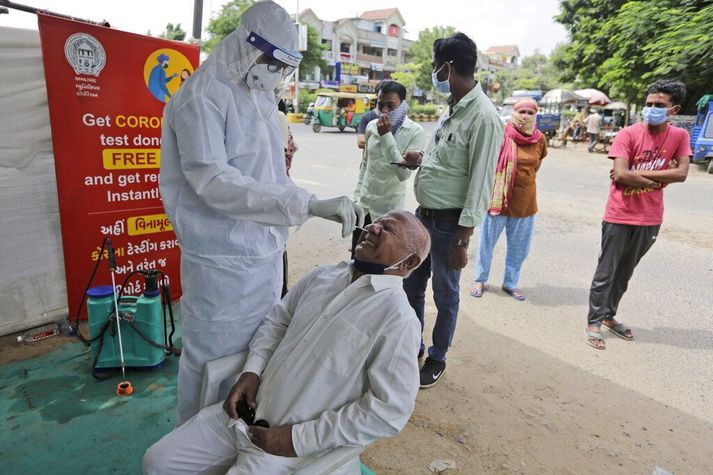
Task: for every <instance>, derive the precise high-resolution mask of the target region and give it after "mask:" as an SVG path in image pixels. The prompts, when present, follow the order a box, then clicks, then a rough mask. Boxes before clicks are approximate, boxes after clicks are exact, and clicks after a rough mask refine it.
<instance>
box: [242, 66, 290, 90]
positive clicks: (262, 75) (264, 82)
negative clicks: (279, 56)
mask: <svg viewBox="0 0 713 475" xmlns="http://www.w3.org/2000/svg"><path fill="white" fill-rule="evenodd" d="M267 66H268V65H267V64H253V65H252V67H251V68H250V69H249V70H248V74H247V76H246V77H245V83H246V84H247V85H248V87H249V88H250V89H260V90H263V91H272V90H275V89H277V86H279V85H280V81H282V73H280V72H275V73H273V72H270V71H268V69H267Z"/></svg>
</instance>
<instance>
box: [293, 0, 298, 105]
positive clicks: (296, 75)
mask: <svg viewBox="0 0 713 475" xmlns="http://www.w3.org/2000/svg"><path fill="white" fill-rule="evenodd" d="M295 24H297V43H298V44H299V41H300V38H299V36H300V0H297V11H296V12H295ZM297 49H299V46H297ZM292 108H293V109H294V111H295V112H300V110H299V109H300V66H299V65H297V68H295V98H294V100H293V101H292Z"/></svg>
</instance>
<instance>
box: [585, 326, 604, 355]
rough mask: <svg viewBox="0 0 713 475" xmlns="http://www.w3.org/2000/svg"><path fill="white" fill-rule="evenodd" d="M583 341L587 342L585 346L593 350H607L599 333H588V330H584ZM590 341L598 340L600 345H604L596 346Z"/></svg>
mask: <svg viewBox="0 0 713 475" xmlns="http://www.w3.org/2000/svg"><path fill="white" fill-rule="evenodd" d="M584 339H585V341H586V342H587V345H589V346H591V347H592V348H594V349H595V350H606V349H607V346H606V343H604V338H602V334H601V333H597V332H590V331H589V330H588V329H586V328H585V329H584ZM592 340H599V341H601V342H602V343H604V345H602V346H597V345H595V344H594V343H593V342H592Z"/></svg>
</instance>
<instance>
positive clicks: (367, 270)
mask: <svg viewBox="0 0 713 475" xmlns="http://www.w3.org/2000/svg"><path fill="white" fill-rule="evenodd" d="M412 255H413V253H411V254H409V255H408V256H406V257H404V258H403V259H401V260H400V261H398V262H396V263H394V264H391V265H390V266H387V265H385V264H377V263H375V262H366V261H362V260H361V259H359V258H358V257H356V256H355V257H354V267H355V268H356V270H358V271H359V272H361V273H363V274H375V275H381V274H383V273H384V272H386V271H387V270H396V269H398V268H399V266H400V265H401V263H402V262H404V261H405V260H406V259H408V258H409V257H411V256H412Z"/></svg>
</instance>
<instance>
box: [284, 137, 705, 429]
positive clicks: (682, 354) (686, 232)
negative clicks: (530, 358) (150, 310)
mask: <svg viewBox="0 0 713 475" xmlns="http://www.w3.org/2000/svg"><path fill="white" fill-rule="evenodd" d="M424 127H425V128H426V130H427V133H429V135H430V134H432V133H433V131H434V128H435V124H432V123H431V124H424ZM292 129H293V133H294V135H295V140H296V142H297V144H298V146H299V151H298V152H297V156H296V158H295V162H294V163H293V168H292V170H293V171H292V174H293V177H294V179H295V181H296V182H297V183H299V184H300V185H302V186H304V187H306V188H308V189H310V190H311V191H313V192H315V193H317V194H318V195H319V196H322V197H330V196H335V195H341V194H347V195H350V196H351V194H352V192H353V190H354V185H355V183H356V178H357V171H358V165H359V161H360V154H359V151H358V150H357V148H356V135H355V134H354V133H350V132H343V133H340V132H338V131H336V129H334V131H331V129H327V130H330V131H325V129H323V131H322V132H321V133H320V134H315V133H313V132H312V131H311V129H310V128H309V127H308V126H305V125H303V124H292ZM609 167H610V164H609V161H608V160H607V159H606V158H605V156H604V155H600V154H588V153H586V149H585V147H584V146H580V148H578V149H573V148H572V147H571V145H570V146H569V148H567V149H564V150H563V149H557V150H551V151H550V155H549V156H548V157H547V159H546V161H545V162H544V164H543V167H542V169H541V171H540V174H539V176H538V193H539V195H538V197H539V207H540V212H539V214H538V215H537V219H536V224H535V235H534V239H533V244H532V250H531V254H530V257H529V258H528V260H527V261H526V262H525V266H524V269H523V272H522V276H521V286H522V288H523V291H524V292H525V293H526V294H527V295H528V297H529V298H528V300H527V301H525V302H516V301H515V300H513V299H511V298H509V297H507V296H506V295H505V294H504V293H503V292H502V291H500V290H499V287H500V282H501V281H500V280H499V279H500V278H501V276H502V269H503V261H504V239H503V240H502V241H501V242H500V243H499V244H498V247H497V248H496V251H495V257H494V262H493V268H492V272H491V284H492V285H491V286H490V287H489V288H488V290H492V292H486V293H485V294H484V296H483V298H482V299H479V300H478V299H474V298H472V297H470V296H468V295H467V288H468V286H469V285H470V283H471V280H472V275H473V271H474V269H473V259H472V258H471V263H469V265H468V267H467V268H466V270H465V272H464V273H463V278H462V281H461V287H462V289H463V290H462V292H461V294H462V297H461V314H460V315H461V316H460V318H469V319H472V320H473V321H474V322H476V323H477V324H478V325H481V326H482V327H485V328H487V329H490V330H492V331H495V332H497V333H500V334H502V335H505V336H507V337H510V338H513V339H515V340H517V341H520V342H522V343H524V344H526V345H528V346H530V347H532V348H535V349H538V350H542V351H544V352H545V353H548V354H550V355H552V356H555V357H556V358H559V359H561V360H562V361H565V362H567V363H569V364H571V365H574V366H577V367H580V368H582V369H585V370H586V371H588V372H591V373H592V374H594V375H597V376H601V377H603V378H605V379H607V380H610V381H612V382H614V383H618V384H621V385H623V386H625V387H628V388H631V389H633V390H635V391H637V392H639V393H641V394H643V395H645V396H649V397H651V398H653V399H655V400H658V401H661V402H664V403H665V404H669V405H671V406H673V407H676V408H678V409H680V410H682V411H684V412H687V413H689V414H691V415H693V416H696V417H699V418H703V419H705V420H707V421H709V422H713V285H712V284H713V175H708V174H706V173H705V171H704V170H703V168H702V167H693V168H692V170H691V173H690V175H689V179H688V180H687V181H686V182H685V183H683V184H674V185H671V186H670V187H669V188H668V189H667V190H666V192H665V193H666V214H665V218H664V219H665V221H664V225H663V227H662V230H661V233H660V235H659V238H658V240H657V241H658V242H657V243H656V245H655V246H654V247H653V248H652V249H651V251H650V252H649V253H648V254H647V255H646V256H645V257H644V259H643V260H642V262H641V263H640V265H639V267H638V268H637V270H636V273H635V275H634V277H633V279H632V282H631V283H630V286H629V291H628V292H627V294H626V295H625V296H624V299H623V301H622V303H621V305H620V310H619V316H620V318H621V320H622V321H624V322H626V323H628V324H629V325H630V326H631V327H632V328H633V330H634V333H635V337H636V340H635V341H634V342H626V341H624V340H620V339H618V338H615V337H611V336H607V335H606V334H605V336H607V344H608V348H607V350H606V351H597V350H594V349H592V348H590V347H589V346H587V345H586V343H585V341H584V336H583V329H584V326H585V319H586V313H587V305H586V303H587V296H588V287H589V284H590V282H591V278H592V274H593V272H594V268H595V266H596V260H597V254H598V251H599V238H600V226H601V216H602V213H603V209H604V204H605V202H606V197H607V192H608V171H609ZM407 200H408V201H407V206H408V208H409V209H412V210H413V209H415V207H416V203H415V200H414V198H413V193H412V192H411V191H410V192H409V195H408V198H407ZM305 227H306V228H309V227H311V228H310V229H312V230H314V229H317V230H318V232H320V233H322V234H324V235H326V236H330V237H329V240H330V241H331V242H332V244H335V243H336V247H333V249H339V251H340V252H341V250H342V248H344V249H346V246H348V243H347V242H346V241H340V240H339V239H337V238H336V237H333V236H334V234H336V232H337V229H336V225H331V224H327V225H324V224H322V223H320V222H319V221H317V220H311V221H310V222H309V223H308V224H307V225H305ZM309 233H310V231H307V232H305V233H302V236H301V237H300V232H299V231H298V233H297V235H296V236H294V239H293V240H292V241H291V243H290V252H291V255H292V256H295V257H296V256H297V255H298V254H301V255H303V256H304V257H305V258H306V259H310V260H311V262H313V264H320V263H324V262H332V261H333V260H334V259H333V256H332V255H331V254H330V253H328V252H325V251H324V249H326V247H320V246H314V245H313V243H309V242H308V240H307V239H305V237H306V236H307V235H308V234H309ZM476 234H477V231H476ZM476 248H477V239H474V240H473V242H472V244H471V249H470V252H471V255H472V254H473V252H474V251H475V249H476ZM335 252H336V251H335ZM345 254H346V252H344V253H343V254H342V253H340V254H339V256H340V257H344V255H345ZM429 311H430V319H431V320H432V319H433V315H434V312H435V309H434V308H433V307H432V306H431V307H429ZM427 318H429V317H427ZM454 344H456V345H457V344H467V342H463V341H460V340H459V339H458V338H456V341H455V343H454Z"/></svg>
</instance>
